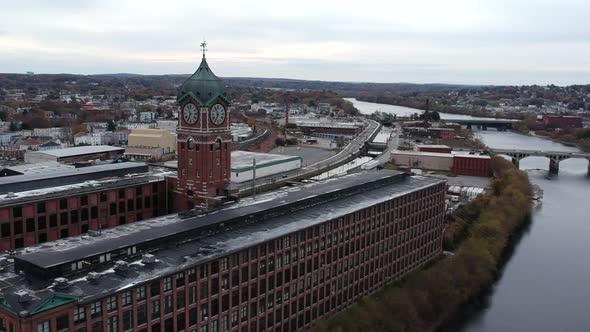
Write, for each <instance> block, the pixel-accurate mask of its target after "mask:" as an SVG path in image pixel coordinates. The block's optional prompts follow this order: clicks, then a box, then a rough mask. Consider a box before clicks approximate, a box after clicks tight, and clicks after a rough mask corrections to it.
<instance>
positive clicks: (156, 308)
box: [152, 300, 160, 319]
mask: <svg viewBox="0 0 590 332" xmlns="http://www.w3.org/2000/svg"><path fill="white" fill-rule="evenodd" d="M159 317H160V300H153V301H152V319H156V318H159Z"/></svg>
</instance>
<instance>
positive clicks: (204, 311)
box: [201, 303, 209, 320]
mask: <svg viewBox="0 0 590 332" xmlns="http://www.w3.org/2000/svg"><path fill="white" fill-rule="evenodd" d="M207 309H208V308H207V304H206V303H205V304H202V305H201V320H207V319H208V318H209V314H208V312H207Z"/></svg>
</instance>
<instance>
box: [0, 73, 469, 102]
mask: <svg viewBox="0 0 590 332" xmlns="http://www.w3.org/2000/svg"><path fill="white" fill-rule="evenodd" d="M189 76H190V75H189V74H185V75H181V74H169V75H141V74H133V73H110V74H96V75H75V74H36V75H25V74H0V83H2V84H1V85H0V86H1V87H3V88H26V87H30V86H34V87H37V88H62V87H63V86H60V84H63V83H65V82H67V81H77V82H78V84H82V85H83V84H84V83H91V82H97V83H99V84H100V86H103V87H113V88H115V87H117V86H121V84H124V85H126V86H128V87H132V88H148V89H149V88H150V87H155V88H156V89H157V90H167V89H170V90H172V91H173V90H174V89H175V87H176V86H178V85H180V84H181V83H182V82H183V81H184V80H185V79H187V78H188V77H189ZM223 79H224V80H225V83H226V84H227V85H228V86H229V87H233V88H237V89H248V88H266V89H285V90H314V91H332V92H335V93H338V94H339V95H341V96H344V97H356V96H360V95H365V94H371V95H377V94H400V93H414V92H416V93H421V92H433V91H449V90H459V89H463V88H466V87H475V86H473V85H457V84H414V83H371V82H332V81H319V80H311V81H309V80H300V79H287V78H262V77H224V78H223Z"/></svg>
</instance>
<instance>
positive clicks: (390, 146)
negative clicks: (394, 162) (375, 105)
mask: <svg viewBox="0 0 590 332" xmlns="http://www.w3.org/2000/svg"><path fill="white" fill-rule="evenodd" d="M401 133H402V127H401V126H400V125H398V124H395V129H394V130H393V131H392V132H391V136H390V139H389V141H388V142H387V147H386V148H385V150H384V151H383V153H381V154H380V155H379V156H377V157H376V158H375V159H374V160H372V161H369V162H368V163H365V164H363V165H362V166H361V168H362V169H373V168H375V167H378V166H383V165H385V164H386V163H388V162H389V161H390V160H391V152H392V151H394V150H396V149H397V148H398V146H399V141H400V139H399V137H400V135H401Z"/></svg>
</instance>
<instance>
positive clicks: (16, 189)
mask: <svg viewBox="0 0 590 332" xmlns="http://www.w3.org/2000/svg"><path fill="white" fill-rule="evenodd" d="M173 173H174V172H172V171H167V170H164V169H158V168H150V167H148V166H147V165H146V164H144V163H135V162H124V163H114V164H104V165H96V166H88V167H80V168H60V169H56V170H52V171H49V172H32V173H25V174H23V175H14V176H6V177H1V178H0V207H1V206H7V205H13V204H17V203H18V204H22V203H23V202H24V201H27V200H33V201H34V200H39V199H40V198H42V197H46V196H48V195H50V196H60V195H61V196H63V195H66V194H71V195H74V194H79V193H82V192H89V191H96V190H100V189H102V188H103V187H104V188H107V187H113V186H123V185H130V184H133V183H141V182H146V183H147V182H150V181H156V180H158V179H162V178H163V177H164V176H165V175H172V174H173Z"/></svg>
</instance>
